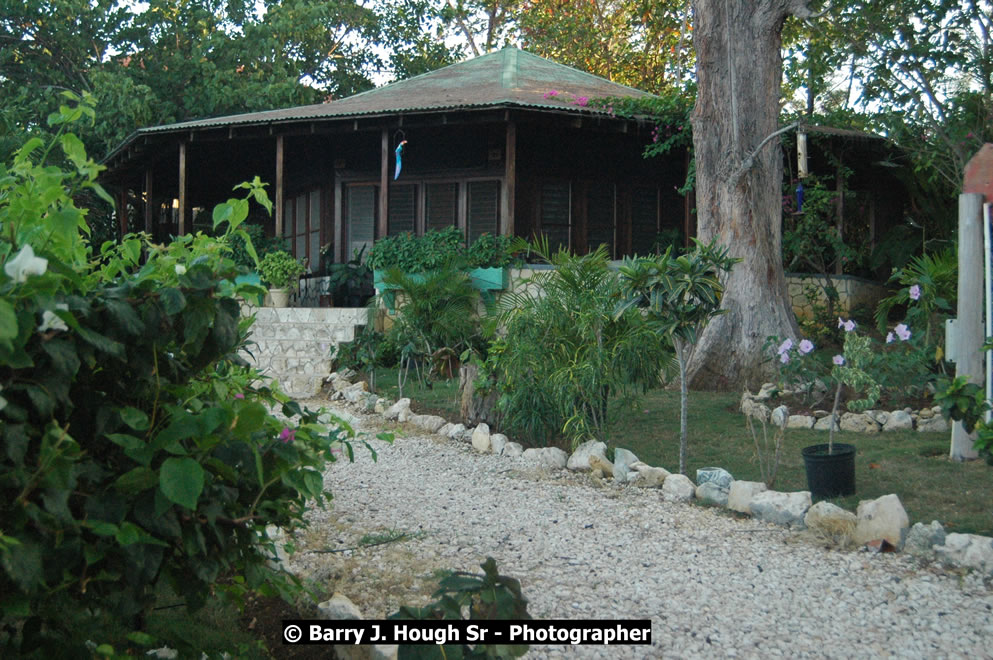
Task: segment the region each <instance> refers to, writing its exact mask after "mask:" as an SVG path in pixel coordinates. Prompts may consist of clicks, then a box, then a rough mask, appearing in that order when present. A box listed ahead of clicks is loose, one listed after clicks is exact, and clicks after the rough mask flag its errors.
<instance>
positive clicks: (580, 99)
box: [572, 96, 590, 107]
mask: <svg viewBox="0 0 993 660" xmlns="http://www.w3.org/2000/svg"><path fill="white" fill-rule="evenodd" d="M589 102H590V99H589V97H587V96H577V97H576V100H575V101H573V102H572V104H573V105H578V106H581V107H586V105H587V104H588V103H589Z"/></svg>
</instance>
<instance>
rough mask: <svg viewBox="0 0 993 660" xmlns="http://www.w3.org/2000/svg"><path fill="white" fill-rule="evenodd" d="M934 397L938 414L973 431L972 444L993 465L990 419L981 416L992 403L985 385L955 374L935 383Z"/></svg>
mask: <svg viewBox="0 0 993 660" xmlns="http://www.w3.org/2000/svg"><path fill="white" fill-rule="evenodd" d="M988 348H989V346H988V345H987V346H984V349H988ZM934 400H935V402H936V403H937V404H938V405H939V406H941V415H942V417H944V418H945V419H952V420H955V421H956V422H962V426H964V427H965V429H966V430H967V431H969V432H975V433H976V440H975V442H974V443H973V447H975V449H976V451H978V452H979V455H980V456H982V457H984V458H985V459H986V462H987V463H989V464H990V465H993V422H988V421H986V420H985V416H986V413H987V412H988V411H989V410H990V409H991V408H993V405H991V404H990V402H989V400H987V398H986V390H985V388H984V387H983V386H982V385H977V384H976V383H970V382H969V380H968V379H967V378H966V377H965V376H957V377H956V378H955V379H954V380H948V379H945V380H944V381H942V382H941V383H940V384H939V386H938V388H937V391H936V392H935V394H934Z"/></svg>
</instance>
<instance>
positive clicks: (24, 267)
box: [3, 245, 48, 283]
mask: <svg viewBox="0 0 993 660" xmlns="http://www.w3.org/2000/svg"><path fill="white" fill-rule="evenodd" d="M46 270H48V259H45V258H44V257H36V256H34V249H33V248H32V247H31V246H30V245H25V246H24V247H22V248H21V251H20V252H18V253H17V255H16V256H14V258H12V259H8V260H7V263H5V264H4V265H3V271H4V272H5V273H7V275H9V276H10V277H11V278H12V279H13V280H14V281H15V282H18V283H20V282H26V281H27V279H28V275H44V274H45V271H46Z"/></svg>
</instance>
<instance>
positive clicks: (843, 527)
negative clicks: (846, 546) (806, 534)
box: [803, 501, 858, 538]
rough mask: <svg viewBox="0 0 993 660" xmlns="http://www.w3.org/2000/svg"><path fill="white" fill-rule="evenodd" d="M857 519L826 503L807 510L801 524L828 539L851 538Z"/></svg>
mask: <svg viewBox="0 0 993 660" xmlns="http://www.w3.org/2000/svg"><path fill="white" fill-rule="evenodd" d="M857 522H858V519H857V518H856V517H855V514H854V513H852V512H851V511H845V510H844V509H842V508H841V507H840V506H838V505H837V504H832V503H831V502H828V501H823V502H818V503H817V504H815V505H813V506H812V507H810V508H809V509H808V510H807V514H806V515H805V516H804V517H803V523H804V524H805V525H806V526H807V529H810V530H813V531H816V532H821V533H823V534H825V535H827V536H829V537H838V536H844V537H849V538H850V537H851V536H852V535H853V533H854V532H855V525H856V523H857Z"/></svg>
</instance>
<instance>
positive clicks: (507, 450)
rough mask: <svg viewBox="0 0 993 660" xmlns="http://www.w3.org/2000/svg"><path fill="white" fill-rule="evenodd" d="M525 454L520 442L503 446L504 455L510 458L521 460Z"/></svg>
mask: <svg viewBox="0 0 993 660" xmlns="http://www.w3.org/2000/svg"><path fill="white" fill-rule="evenodd" d="M523 453H524V447H522V446H521V445H520V443H518V442H508V443H507V444H505V445H504V446H503V455H504V456H508V457H510V458H520V456H521V454H523Z"/></svg>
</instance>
